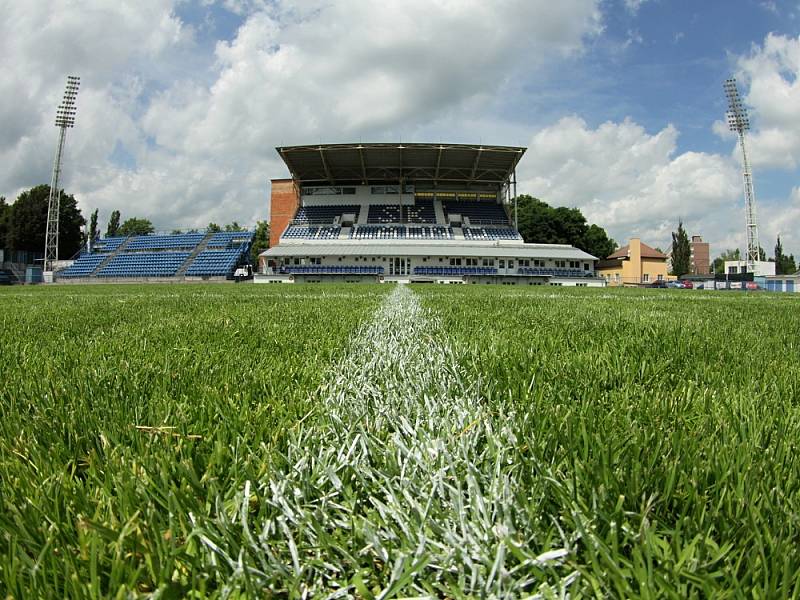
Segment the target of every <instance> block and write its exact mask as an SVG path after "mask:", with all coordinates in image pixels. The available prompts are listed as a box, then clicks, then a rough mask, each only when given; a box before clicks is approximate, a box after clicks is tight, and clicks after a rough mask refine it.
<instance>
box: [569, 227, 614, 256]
mask: <svg viewBox="0 0 800 600" xmlns="http://www.w3.org/2000/svg"><path fill="white" fill-rule="evenodd" d="M578 247H579V248H580V249H581V250H584V251H585V252H588V253H589V254H591V255H593V256H596V257H597V258H601V259H602V258H605V257H607V256H609V255H610V254H613V253H614V250H616V249H617V243H616V242H615V241H614V240H613V239H611V238H610V237H608V234H607V233H606V230H605V229H603V228H602V227H600V226H599V225H595V224H594V223H592V224H591V225H589V229H588V230H587V231H586V235H584V236H583V244H582V245H578Z"/></svg>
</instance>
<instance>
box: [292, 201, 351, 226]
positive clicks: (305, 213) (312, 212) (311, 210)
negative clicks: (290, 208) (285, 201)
mask: <svg viewBox="0 0 800 600" xmlns="http://www.w3.org/2000/svg"><path fill="white" fill-rule="evenodd" d="M360 209H361V207H360V206H359V205H357V204H354V205H347V204H344V205H343V204H337V205H333V206H301V207H300V208H299V209H298V211H297V214H296V215H295V217H294V221H295V222H298V223H333V220H334V219H335V218H336V217H341V216H342V215H344V214H355V216H356V220H358V213H359V212H360Z"/></svg>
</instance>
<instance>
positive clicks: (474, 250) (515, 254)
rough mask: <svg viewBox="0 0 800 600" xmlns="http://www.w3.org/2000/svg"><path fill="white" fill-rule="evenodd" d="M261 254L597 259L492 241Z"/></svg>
mask: <svg viewBox="0 0 800 600" xmlns="http://www.w3.org/2000/svg"><path fill="white" fill-rule="evenodd" d="M261 256H266V257H268V258H277V257H283V256H477V257H484V256H486V257H498V258H504V257H511V258H552V259H565V260H569V259H571V260H596V257H594V256H592V255H591V254H587V253H586V252H584V251H583V250H579V249H578V248H575V247H573V246H567V245H564V244H509V245H503V246H495V245H491V244H483V245H477V244H474V245H469V244H462V243H452V242H447V243H441V244H416V243H396V242H394V243H392V242H390V243H387V242H378V243H372V244H359V243H353V242H349V241H348V242H345V243H339V244H336V243H328V244H319V243H317V244H309V243H302V244H285V243H281V244H280V245H278V246H273V247H272V248H270V249H269V250H266V251H264V252H262V253H261Z"/></svg>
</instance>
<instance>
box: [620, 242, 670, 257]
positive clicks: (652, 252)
mask: <svg viewBox="0 0 800 600" xmlns="http://www.w3.org/2000/svg"><path fill="white" fill-rule="evenodd" d="M640 243H641V246H642V258H661V259H664V260H666V259H667V255H666V254H662V253H661V252H659V251H658V250H656V249H655V248H651V247H650V246H648V245H647V244H645V243H644V242H640ZM629 249H630V244H628V245H626V246H623V247H622V248H620V249H619V250H617V251H616V252H614V254H609V255H608V256H607V257H606V258H608V259H612V258H628V250H629Z"/></svg>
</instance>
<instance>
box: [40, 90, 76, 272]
mask: <svg viewBox="0 0 800 600" xmlns="http://www.w3.org/2000/svg"><path fill="white" fill-rule="evenodd" d="M80 84H81V78H80V77H75V76H73V75H70V76H69V77H67V87H66V89H65V90H64V98H63V100H62V101H61V105H60V106H59V107H58V111H57V112H56V127H58V128H59V132H58V146H57V148H56V157H55V160H54V161H53V177H52V178H51V179H50V198H49V200H48V202H47V230H46V232H45V237H44V271H45V272H50V273H52V271H53V267H54V263H55V262H56V261H57V260H58V215H59V213H60V211H61V194H60V192H59V188H58V180H59V177H60V176H61V158H62V156H63V153H64V140H65V139H66V136H67V128H68V127H73V126H74V125H75V112H76V109H75V98H76V97H77V96H78V87H79V86H80Z"/></svg>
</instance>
